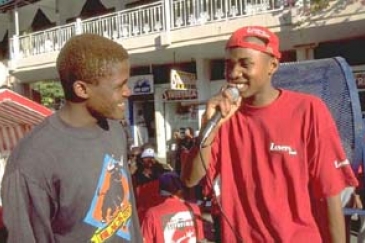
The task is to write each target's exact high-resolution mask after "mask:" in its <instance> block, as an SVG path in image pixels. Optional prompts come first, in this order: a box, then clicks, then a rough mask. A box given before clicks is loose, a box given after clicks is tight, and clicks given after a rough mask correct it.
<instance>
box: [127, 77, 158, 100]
mask: <svg viewBox="0 0 365 243" xmlns="http://www.w3.org/2000/svg"><path fill="white" fill-rule="evenodd" d="M128 83H129V87H131V90H132V95H144V94H153V75H150V74H149V75H137V76H132V77H130V78H129V80H128Z"/></svg>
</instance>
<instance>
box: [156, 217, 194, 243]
mask: <svg viewBox="0 0 365 243" xmlns="http://www.w3.org/2000/svg"><path fill="white" fill-rule="evenodd" d="M162 228H163V235H164V242H171V243H190V242H197V239H196V238H197V237H196V232H195V226H194V220H193V219H192V213H190V212H188V211H185V212H179V213H174V214H169V215H164V216H163V217H162Z"/></svg>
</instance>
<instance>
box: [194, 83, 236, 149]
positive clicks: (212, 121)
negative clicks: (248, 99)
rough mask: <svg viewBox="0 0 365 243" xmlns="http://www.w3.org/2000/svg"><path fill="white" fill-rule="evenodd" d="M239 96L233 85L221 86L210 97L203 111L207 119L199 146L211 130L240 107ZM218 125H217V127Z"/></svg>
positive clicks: (203, 142)
mask: <svg viewBox="0 0 365 243" xmlns="http://www.w3.org/2000/svg"><path fill="white" fill-rule="evenodd" d="M240 103H241V97H240V94H239V90H238V89H237V87H235V86H228V87H226V88H223V89H222V91H221V92H220V93H218V94H217V95H216V96H214V97H212V98H211V99H210V100H209V101H208V103H207V108H206V111H205V119H206V120H207V123H206V125H205V126H204V128H203V130H202V132H201V136H200V137H201V140H200V146H201V147H203V145H204V144H205V142H206V140H207V138H208V137H209V136H210V134H211V133H212V131H213V130H214V129H215V128H216V127H217V126H218V125H219V126H220V124H222V123H223V122H224V121H226V120H228V119H229V118H230V117H231V116H232V115H233V114H234V113H235V112H236V110H237V109H238V108H239V107H240ZM219 126H218V127H219Z"/></svg>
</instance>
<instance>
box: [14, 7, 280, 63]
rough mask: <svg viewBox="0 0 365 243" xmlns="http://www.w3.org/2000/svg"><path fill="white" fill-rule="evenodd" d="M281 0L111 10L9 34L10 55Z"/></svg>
mask: <svg viewBox="0 0 365 243" xmlns="http://www.w3.org/2000/svg"><path fill="white" fill-rule="evenodd" d="M283 7H284V4H283V1H282V0H161V1H158V2H154V3H152V4H148V5H143V6H139V7H135V8H131V9H126V10H122V11H119V12H115V13H113V14H108V15H103V16H99V17H94V18H89V19H85V20H80V19H77V20H76V22H74V23H71V24H66V25H62V26H58V27H54V28H51V29H47V30H44V31H38V32H33V33H28V34H23V35H20V36H14V37H13V38H10V40H9V41H10V43H9V44H10V55H11V59H21V58H25V57H29V56H34V55H38V54H42V53H49V52H54V51H59V50H60V48H61V47H62V46H63V45H64V44H65V43H66V42H67V41H68V40H69V39H70V38H71V37H72V36H74V35H77V34H81V33H94V34H98V35H102V36H105V37H107V38H110V39H123V38H133V37H137V36H142V35H149V34H153V33H161V32H165V31H173V30H175V29H179V28H185V27H190V26H196V25H203V24H207V23H212V22H218V21H223V20H228V19H234V18H239V17H243V16H248V15H254V14H259V13H265V12H270V11H276V10H281V9H282V8H283Z"/></svg>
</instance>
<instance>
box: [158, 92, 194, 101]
mask: <svg viewBox="0 0 365 243" xmlns="http://www.w3.org/2000/svg"><path fill="white" fill-rule="evenodd" d="M162 99H163V100H165V101H169V100H195V99H198V91H197V90H195V89H189V90H172V89H168V90H165V92H164V93H163V94H162Z"/></svg>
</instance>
